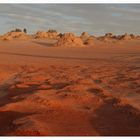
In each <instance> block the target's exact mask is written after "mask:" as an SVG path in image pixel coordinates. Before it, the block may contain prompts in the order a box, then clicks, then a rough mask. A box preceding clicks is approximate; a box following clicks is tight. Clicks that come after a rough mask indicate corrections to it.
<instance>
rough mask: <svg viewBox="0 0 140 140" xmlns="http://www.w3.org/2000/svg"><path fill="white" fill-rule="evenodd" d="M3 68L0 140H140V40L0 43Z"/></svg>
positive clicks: (1, 73)
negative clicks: (79, 139) (2, 139)
mask: <svg viewBox="0 0 140 140" xmlns="http://www.w3.org/2000/svg"><path fill="white" fill-rule="evenodd" d="M54 42H55V41H54ZM0 68H1V69H0V135H13V136H15V135H26V136H30V135H35V136H38V135H47V136H50V135H53V136H61V135H67V136H68V135H70V136H74V135H76V136H77V135H80V136H81V135H92V136H95V135H102V136H105V135H108V136H116V135H117V136H118V135H127V136H128V135H135V136H136V135H137V136H140V78H139V77H140V41H139V40H131V41H119V42H117V43H110V42H109V43H107V42H99V41H95V44H94V45H93V46H87V47H83V48H82V47H68V48H67V47H53V42H52V41H45V40H28V41H23V40H13V41H0Z"/></svg>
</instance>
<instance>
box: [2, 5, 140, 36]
mask: <svg viewBox="0 0 140 140" xmlns="http://www.w3.org/2000/svg"><path fill="white" fill-rule="evenodd" d="M24 27H25V28H27V30H28V31H29V33H34V32H36V31H38V30H48V28H53V29H56V30H58V31H59V32H75V33H77V34H79V33H81V32H83V31H87V32H89V33H90V34H92V35H102V34H105V33H107V32H112V33H114V34H123V33H125V32H127V33H134V34H140V4H0V34H3V33H5V32H7V31H9V30H12V29H14V28H24Z"/></svg>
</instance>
